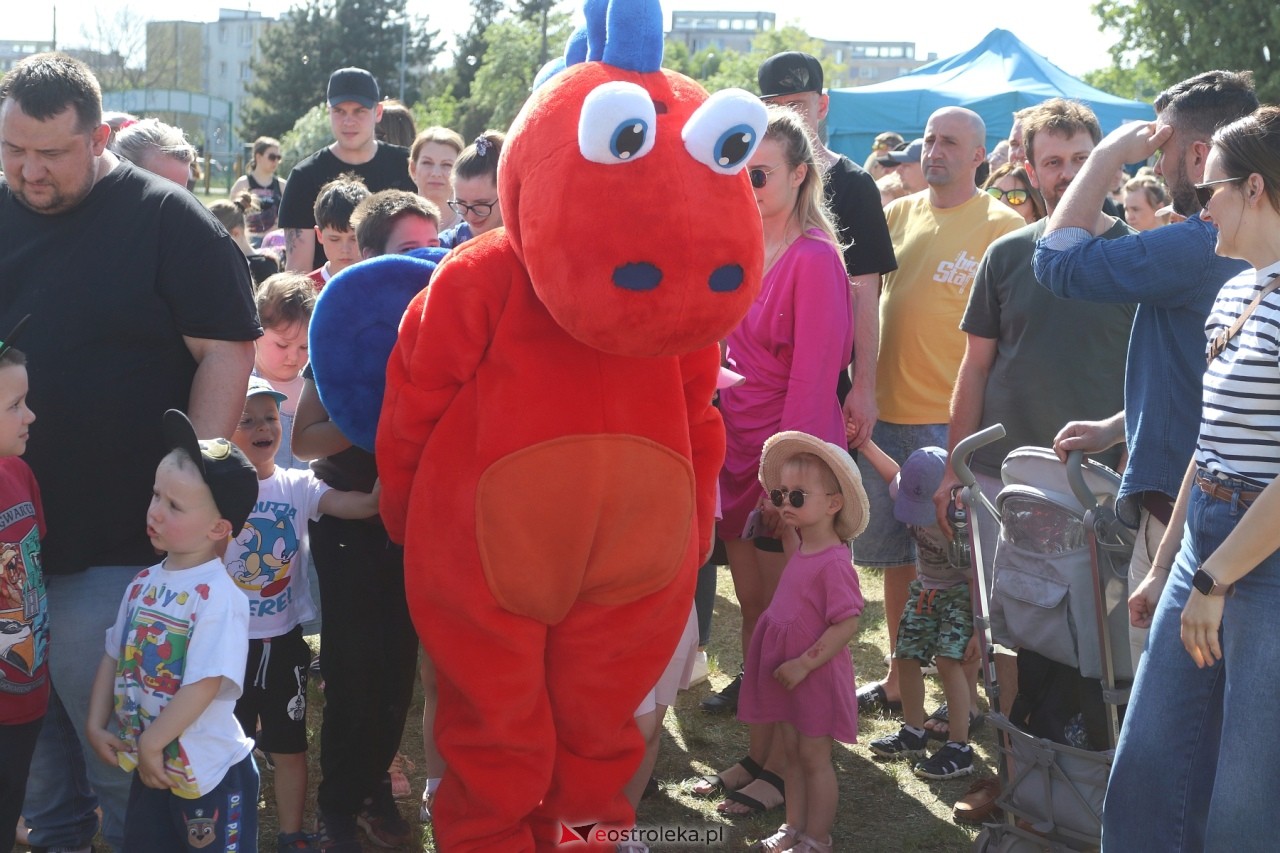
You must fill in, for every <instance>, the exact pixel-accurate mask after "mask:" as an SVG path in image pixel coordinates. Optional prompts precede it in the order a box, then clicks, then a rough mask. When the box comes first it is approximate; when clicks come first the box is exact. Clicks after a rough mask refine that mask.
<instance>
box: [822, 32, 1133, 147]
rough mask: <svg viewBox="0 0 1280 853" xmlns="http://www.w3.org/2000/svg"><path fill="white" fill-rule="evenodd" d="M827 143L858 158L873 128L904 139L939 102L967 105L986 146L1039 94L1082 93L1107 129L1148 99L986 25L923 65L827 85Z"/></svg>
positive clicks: (919, 132)
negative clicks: (961, 45)
mask: <svg viewBox="0 0 1280 853" xmlns="http://www.w3.org/2000/svg"><path fill="white" fill-rule="evenodd" d="M829 94H830V96H831V108H830V111H829V112H828V115H827V135H828V137H829V141H828V144H829V145H830V146H831V148H832V149H833V150H835V151H838V152H840V153H841V154H845V155H847V156H848V157H849V158H850V159H852V160H853V161H854V162H857V163H861V162H862V161H863V160H864V159H866V156H867V154H869V153H870V151H871V145H872V143H873V142H874V141H875V137H876V134H878V133H881V132H883V131H886V130H896V131H897V132H898V133H900V134H902V137H903V138H904V139H906V140H907V141H911V140H912V139H915V138H917V137H920V136H924V125H925V122H926V121H928V119H929V116H930V114H931V113H933V111H934V110H936V109H938V108H940V107H948V106H962V107H967V108H969V109H971V110H973V111H974V112H976V113H978V115H980V116H982V118H983V121H985V122H986V123H987V150H990V149H991V148H992V147H993V146H994V145H995V144H996V143H997V142H999V141H1000V140H1001V139H1004V138H1005V137H1007V136H1008V134H1009V128H1010V127H1011V126H1012V124H1013V113H1014V111H1016V110H1020V109H1022V108H1023V107H1029V106H1032V105H1033V104H1038V103H1040V102H1041V101H1043V100H1045V99H1046V98H1053V97H1064V98H1074V99H1076V100H1079V101H1083V102H1084V103H1086V104H1088V105H1089V107H1090V108H1092V109H1093V111H1094V113H1095V114H1097V116H1098V121H1099V122H1100V123H1101V124H1102V132H1103V133H1104V134H1105V133H1108V132H1110V131H1112V130H1114V129H1115V128H1117V127H1119V126H1120V125H1121V124H1123V123H1124V122H1126V121H1131V120H1134V119H1146V120H1150V119H1151V118H1153V117H1154V115H1155V113H1154V111H1153V110H1152V108H1151V105H1150V104H1145V103H1143V102H1142V101H1130V100H1126V99H1124V98H1117V97H1116V96H1115V95H1109V94H1107V93H1106V92H1103V91H1102V90H1101V89H1095V88H1093V87H1092V86H1089V85H1087V84H1086V83H1084V82H1082V81H1080V80H1077V79H1076V78H1075V77H1072V76H1071V75H1070V74H1068V73H1066V72H1065V71H1063V70H1062V69H1061V68H1059V67H1058V66H1056V65H1054V64H1053V63H1052V62H1050V61H1049V60H1047V59H1045V58H1044V57H1043V56H1041V55H1040V54H1038V53H1036V52H1035V51H1033V50H1032V49H1031V48H1029V47H1027V46H1026V45H1025V44H1023V42H1022V41H1021V40H1020V39H1019V38H1018V37H1017V36H1015V35H1014V34H1013V33H1011V32H1009V31H1008V30H992V31H991V32H990V33H988V34H987V37H986V38H984V39H983V40H982V42H981V43H980V44H978V45H977V46H976V47H974V48H972V49H971V50H968V51H966V52H964V53H961V54H957V55H955V56H952V57H948V58H946V59H939V60H936V61H934V62H930V63H929V64H927V65H922V66H920V67H919V68H917V69H915V70H914V71H911V72H910V73H908V74H903V75H902V76H901V77H897V78H895V79H893V80H887V81H885V82H884V83H876V84H874V85H871V86H860V87H855V88H852V89H832V90H830V92H829Z"/></svg>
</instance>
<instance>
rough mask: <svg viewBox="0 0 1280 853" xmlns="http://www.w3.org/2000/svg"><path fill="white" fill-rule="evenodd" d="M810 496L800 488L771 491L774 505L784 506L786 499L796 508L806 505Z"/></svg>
mask: <svg viewBox="0 0 1280 853" xmlns="http://www.w3.org/2000/svg"><path fill="white" fill-rule="evenodd" d="M824 494H826V495H827V496H828V497H830V496H831V495H834V494H839V493H838V492H825V493H824ZM808 496H809V495H808V493H806V492H804V491H801V490H800V489H773V490H772V491H770V492H769V502H770V503H772V504H773V505H774V506H782V504H783V502H784V501H786V502H789V503H790V504H791V505H792V506H793V507H795V508H796V509H800V507H802V506H804V499H805V498H807V497H808Z"/></svg>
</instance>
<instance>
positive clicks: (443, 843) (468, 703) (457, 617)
mask: <svg viewBox="0 0 1280 853" xmlns="http://www.w3.org/2000/svg"><path fill="white" fill-rule="evenodd" d="M432 566H433V568H435V569H436V571H434V572H433V573H432V574H431V576H430V579H429V580H427V581H424V580H423V579H422V578H423V575H421V574H418V572H422V571H423V568H422V567H421V566H414V567H413V569H415V570H416V571H415V572H414V573H413V574H414V575H416V577H413V580H412V581H411V582H410V590H411V597H412V598H413V600H414V608H413V612H414V614H415V618H416V622H417V626H418V632H419V635H420V636H421V637H422V642H423V645H424V646H425V648H426V649H427V651H428V653H430V655H431V658H432V660H433V661H434V662H435V664H436V679H437V684H438V688H439V694H440V701H439V706H438V710H437V712H436V724H435V735H436V744H437V745H438V746H439V748H440V752H441V754H442V755H443V756H444V759H445V761H446V762H447V763H448V770H447V771H446V773H445V776H444V781H443V782H441V784H440V789H439V791H438V793H437V795H436V802H435V809H434V810H433V828H434V831H435V834H436V841H437V844H438V846H439V849H440V850H442V851H448V853H472V851H494V853H498V851H501V853H523V852H524V851H532V850H533V849H534V842H533V836H532V833H531V830H530V828H529V825H528V823H527V820H528V816H529V814H530V813H531V812H532V811H533V810H534V809H535V808H536V807H537V805H538V803H539V801H541V800H542V798H543V796H544V794H545V793H546V790H547V788H548V787H549V785H550V783H551V768H552V765H553V762H554V760H555V729H554V726H553V723H552V718H551V705H550V702H549V701H548V699H547V694H546V679H545V676H544V671H543V661H544V659H545V655H544V647H545V643H546V633H547V631H546V626H544V625H541V624H539V623H537V622H535V621H533V620H531V619H527V618H524V617H519V616H515V615H513V614H511V613H508V612H506V611H504V610H502V609H501V608H499V607H498V606H497V604H496V603H495V602H494V600H493V596H492V594H491V593H490V592H489V588H488V587H487V586H486V585H485V583H484V580H483V578H482V576H481V572H480V567H479V565H478V563H477V564H473V565H465V561H459V562H453V563H451V564H449V566H448V568H447V569H446V570H443V571H442V570H440V569H441V567H440V564H439V563H438V562H436V560H435V559H433V560H432ZM407 574H408V573H407ZM412 576H413V575H411V577H412Z"/></svg>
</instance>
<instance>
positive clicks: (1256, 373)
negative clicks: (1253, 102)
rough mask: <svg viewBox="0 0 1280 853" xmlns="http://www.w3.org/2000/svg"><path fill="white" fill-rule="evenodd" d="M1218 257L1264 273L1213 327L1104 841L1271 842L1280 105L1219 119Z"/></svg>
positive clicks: (1150, 585) (1277, 584)
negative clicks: (1196, 426)
mask: <svg viewBox="0 0 1280 853" xmlns="http://www.w3.org/2000/svg"><path fill="white" fill-rule="evenodd" d="M1195 189H1196V193H1197V195H1198V196H1199V200H1200V202H1201V205H1202V206H1203V211H1202V212H1201V214H1200V216H1201V218H1202V219H1203V220H1204V221H1205V222H1207V223H1209V224H1211V225H1212V226H1213V228H1214V229H1215V230H1216V231H1217V245H1216V251H1217V253H1218V254H1219V255H1221V256H1223V257H1228V258H1239V259H1241V260H1244V261H1247V262H1248V263H1249V265H1250V266H1251V267H1252V269H1248V270H1245V271H1244V272H1242V273H1240V274H1239V275H1237V276H1235V277H1234V278H1232V279H1230V280H1228V281H1227V283H1226V284H1224V285H1223V286H1222V289H1221V290H1220V291H1219V293H1218V298H1217V301H1216V302H1215V304H1214V306H1213V309H1212V310H1211V311H1210V313H1209V317H1208V319H1207V320H1206V322H1205V336H1206V342H1207V346H1206V350H1205V353H1206V359H1207V362H1208V369H1207V370H1206V371H1205V374H1204V390H1203V394H1202V408H1201V417H1200V424H1201V426H1200V435H1199V437H1198V439H1197V440H1196V450H1195V456H1194V458H1193V459H1192V460H1191V464H1190V466H1189V467H1188V469H1187V473H1186V476H1185V478H1184V479H1183V481H1182V488H1181V491H1180V492H1179V494H1178V500H1177V503H1176V504H1175V505H1174V510H1173V517H1172V519H1171V520H1170V522H1169V527H1168V530H1167V531H1166V533H1165V536H1164V539H1163V540H1162V541H1161V543H1160V548H1159V550H1158V551H1157V552H1156V554H1155V556H1154V559H1153V560H1152V567H1151V571H1150V573H1149V574H1148V575H1147V578H1146V579H1145V580H1144V581H1143V582H1142V584H1141V585H1140V586H1139V587H1138V588H1137V590H1135V591H1134V592H1133V594H1132V595H1131V596H1130V597H1129V613H1130V618H1131V619H1132V621H1133V624H1134V625H1135V626H1138V627H1145V626H1147V625H1150V626H1151V632H1150V634H1149V636H1148V638H1147V651H1146V654H1145V655H1144V656H1143V658H1142V663H1141V664H1140V666H1139V668H1138V672H1137V677H1136V680H1135V682H1134V686H1133V693H1132V697H1131V699H1130V702H1129V707H1128V711H1127V713H1126V715H1125V721H1124V728H1123V730H1122V731H1121V734H1120V742H1119V745H1118V747H1117V751H1116V757H1115V763H1114V765H1113V767H1112V771H1111V779H1110V782H1109V785H1108V790H1107V796H1106V806H1105V814H1104V822H1103V836H1102V843H1103V849H1104V850H1106V851H1127V850H1170V851H1173V850H1233V851H1239V850H1273V849H1275V843H1276V842H1275V829H1274V826H1273V824H1274V821H1273V820H1272V815H1271V813H1270V810H1269V809H1268V808H1266V807H1265V806H1264V804H1265V803H1274V802H1277V801H1280V773H1277V772H1276V768H1277V767H1280V743H1277V742H1276V740H1275V738H1273V737H1271V732H1270V731H1269V729H1268V727H1267V721H1268V720H1271V719H1274V717H1275V713H1276V708H1277V707H1280V633H1278V632H1277V631H1276V630H1275V619H1276V613H1277V611H1280V525H1277V524H1276V523H1275V519H1276V518H1277V517H1280V485H1277V484H1276V480H1277V477H1280V335H1277V332H1276V330H1277V328H1280V290H1278V289H1277V288H1278V287H1280V107H1274V106H1267V107H1262V108H1260V109H1259V110H1257V111H1256V112H1254V113H1253V114H1252V115H1249V116H1246V117H1245V118H1242V119H1239V120H1237V121H1235V122H1232V123H1231V124H1228V125H1226V126H1224V127H1222V128H1219V129H1218V131H1217V132H1216V133H1214V135H1213V139H1212V143H1211V147H1210V149H1209V151H1208V157H1207V159H1206V161H1205V169H1204V181H1203V183H1201V184H1197V185H1196V187H1195Z"/></svg>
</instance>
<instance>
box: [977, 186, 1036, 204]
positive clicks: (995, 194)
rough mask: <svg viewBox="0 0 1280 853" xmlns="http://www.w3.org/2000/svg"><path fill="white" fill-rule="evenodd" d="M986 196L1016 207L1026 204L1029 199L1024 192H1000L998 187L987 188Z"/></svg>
mask: <svg viewBox="0 0 1280 853" xmlns="http://www.w3.org/2000/svg"><path fill="white" fill-rule="evenodd" d="M987 195H989V196H991V197H992V198H995V199H999V200H1001V201H1004V202H1008V203H1009V204H1011V205H1013V206H1014V207H1017V206H1018V205H1020V204H1026V203H1027V198H1028V197H1029V195H1028V193H1027V191H1026V190H1002V189H1000V188H999V187H987Z"/></svg>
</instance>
